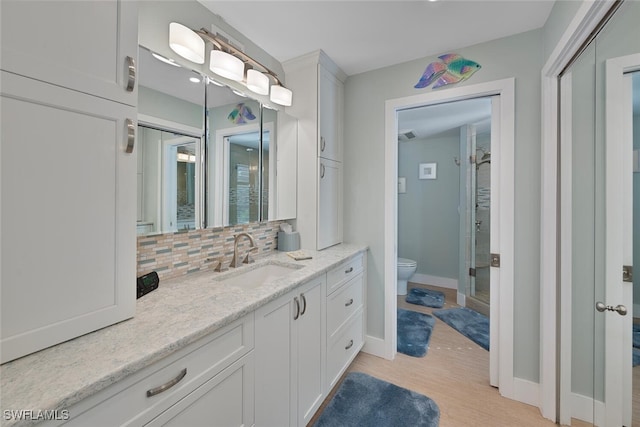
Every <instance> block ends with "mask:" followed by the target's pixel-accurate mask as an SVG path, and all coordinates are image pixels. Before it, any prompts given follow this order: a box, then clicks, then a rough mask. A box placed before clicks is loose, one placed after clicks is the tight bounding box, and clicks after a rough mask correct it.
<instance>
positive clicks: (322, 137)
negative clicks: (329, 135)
mask: <svg viewBox="0 0 640 427" xmlns="http://www.w3.org/2000/svg"><path fill="white" fill-rule="evenodd" d="M326 146H327V141H326V140H325V139H324V136H321V137H320V151H324V149H325V147H326Z"/></svg>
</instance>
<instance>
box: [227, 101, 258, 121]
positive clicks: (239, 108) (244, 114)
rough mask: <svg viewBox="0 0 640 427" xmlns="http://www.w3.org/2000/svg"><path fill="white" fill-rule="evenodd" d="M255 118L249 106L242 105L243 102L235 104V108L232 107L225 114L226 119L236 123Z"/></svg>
mask: <svg viewBox="0 0 640 427" xmlns="http://www.w3.org/2000/svg"><path fill="white" fill-rule="evenodd" d="M255 118H256V116H255V115H254V114H253V112H252V111H251V107H247V106H246V105H244V102H241V103H240V104H238V105H236V108H234V109H233V110H232V111H231V112H230V113H229V115H228V116H227V119H228V120H229V121H230V122H231V123H233V124H236V125H242V124H245V123H247V120H255Z"/></svg>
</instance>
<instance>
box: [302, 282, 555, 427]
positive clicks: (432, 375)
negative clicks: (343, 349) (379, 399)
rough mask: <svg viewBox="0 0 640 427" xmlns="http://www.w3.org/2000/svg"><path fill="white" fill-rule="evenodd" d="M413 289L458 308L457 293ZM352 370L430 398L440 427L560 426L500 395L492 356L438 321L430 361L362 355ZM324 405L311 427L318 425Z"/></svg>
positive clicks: (413, 307) (401, 300)
mask: <svg viewBox="0 0 640 427" xmlns="http://www.w3.org/2000/svg"><path fill="white" fill-rule="evenodd" d="M412 287H423V288H429V289H436V290H440V291H442V292H444V293H445V307H444V308H451V307H458V305H457V304H455V301H456V291H455V290H453V289H442V288H435V287H431V286H423V285H417V284H413V283H409V289H411V288H412ZM398 307H399V308H405V309H410V310H413V311H419V312H423V313H431V311H432V310H433V309H431V308H427V307H423V306H419V305H414V304H407V303H406V302H405V301H404V297H398ZM350 371H357V372H364V373H367V374H369V375H372V376H374V377H376V378H379V379H381V380H384V381H388V382H391V383H393V384H396V385H399V386H401V387H405V388H408V389H410V390H413V391H415V392H417V393H421V394H424V395H426V396H428V397H430V398H431V399H433V400H434V401H435V402H436V403H437V404H438V406H439V408H440V427H449V426H451V427H457V426H460V427H462V426H464V427H467V426H482V427H502V426H505V427H515V426H518V427H528V426H531V427H533V426H553V425H555V424H554V423H553V422H551V421H548V420H546V419H544V418H543V417H542V416H541V415H540V411H539V410H538V408H536V407H534V406H530V405H526V404H524V403H520V402H516V401H513V400H510V399H506V398H504V397H502V396H500V393H499V392H498V390H497V389H495V388H493V387H491V386H490V385H489V352H488V351H486V350H484V349H483V348H482V347H480V346H478V345H477V344H475V343H474V342H473V341H471V340H469V339H468V338H466V337H464V336H463V335H462V334H460V333H458V332H457V331H455V330H454V329H453V328H451V327H450V326H449V325H447V324H445V323H444V322H442V321H441V320H439V319H436V324H435V326H434V328H433V333H432V335H431V341H430V344H429V350H428V352H427V355H426V356H425V357H422V358H416V357H410V356H406V355H404V354H401V353H398V354H397V356H396V358H395V360H393V361H389V360H385V359H381V358H379V357H376V356H372V355H370V354H366V353H360V354H359V355H358V356H357V357H356V359H355V360H354V362H353V363H352V364H351V366H350V367H349V368H348V370H347V372H350ZM335 389H337V387H336V388H334V390H335ZM332 397H333V394H331V395H330V396H328V397H327V398H326V399H325V401H324V403H323V407H324V406H325V405H326V404H327V403H328V402H329V401H330V400H331V398H332ZM323 407H321V408H320V410H319V411H318V413H317V414H316V416H315V417H314V419H312V420H311V422H310V424H309V425H313V423H314V422H315V420H316V419H317V417H318V416H319V414H320V413H321V412H322V409H323Z"/></svg>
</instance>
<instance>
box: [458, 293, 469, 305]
mask: <svg viewBox="0 0 640 427" xmlns="http://www.w3.org/2000/svg"><path fill="white" fill-rule="evenodd" d="M456 303H457V304H458V305H459V306H460V307H466V306H467V296H466V295H465V294H463V293H461V292H458V298H456Z"/></svg>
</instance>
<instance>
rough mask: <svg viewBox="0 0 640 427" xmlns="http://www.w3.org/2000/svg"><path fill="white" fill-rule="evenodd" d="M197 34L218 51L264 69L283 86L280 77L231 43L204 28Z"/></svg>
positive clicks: (196, 31) (197, 31)
mask: <svg viewBox="0 0 640 427" xmlns="http://www.w3.org/2000/svg"><path fill="white" fill-rule="evenodd" d="M195 33H196V34H198V35H199V36H200V37H202V38H203V39H205V40H208V41H209V42H211V43H213V44H214V45H215V46H216V47H217V48H218V49H220V50H222V51H226V52H227V53H231V54H232V55H235V56H239V57H240V59H242V60H243V61H244V62H245V63H248V64H250V65H252V66H253V67H260V68H262V69H263V70H264V73H266V74H267V75H268V76H269V77H271V78H272V79H273V80H274V81H275V83H276V84H278V85H282V82H281V81H280V79H278V76H277V75H276V73H274V72H273V71H271V70H270V69H269V68H267V67H266V66H264V65H262V64H261V63H260V62H258V61H256V60H255V59H253V58H252V57H250V56H249V55H247V54H246V53H244V52H243V51H241V50H240V49H238V48H236V47H235V46H233V45H232V44H231V43H229V42H228V41H226V40H225V39H223V38H222V37H219V36H217V35H216V34H212V33H210V32H209V31H207V30H205V29H204V28H202V29H200V30H195Z"/></svg>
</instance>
